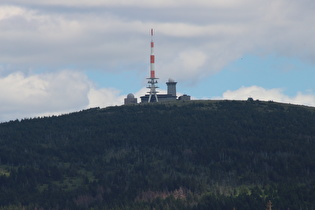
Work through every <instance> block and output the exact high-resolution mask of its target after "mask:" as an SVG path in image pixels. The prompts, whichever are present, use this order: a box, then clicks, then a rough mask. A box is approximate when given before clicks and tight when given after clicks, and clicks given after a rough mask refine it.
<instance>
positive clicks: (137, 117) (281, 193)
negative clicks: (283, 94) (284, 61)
mask: <svg viewBox="0 0 315 210" xmlns="http://www.w3.org/2000/svg"><path fill="white" fill-rule="evenodd" d="M314 151H315V108H311V107H305V106H297V105H290V104H280V103H275V102H262V101H253V100H248V101H185V102H172V103H156V104H137V105H130V106H117V107H108V108H104V109H100V108H93V109H89V110H83V111H80V112H76V113H71V114H67V115H62V116H52V117H43V118H34V119H24V120H20V121H19V120H16V121H10V122H6V123H1V124H0V189H1V190H0V209H21V208H25V209H36V208H37V209H116V210H119V209H134V210H136V209H196V210H197V209H222V210H232V209H239V210H246V209H248V210H252V209H257V210H259V209H261V210H264V209H266V204H267V202H268V201H269V200H270V201H271V202H272V206H273V208H272V209H274V210H277V209H278V210H280V209H283V210H287V209H309V210H312V209H315V152H314Z"/></svg>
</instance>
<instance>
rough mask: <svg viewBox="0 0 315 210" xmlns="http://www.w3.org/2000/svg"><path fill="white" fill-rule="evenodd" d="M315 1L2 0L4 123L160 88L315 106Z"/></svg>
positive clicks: (118, 101) (0, 118)
mask: <svg viewBox="0 0 315 210" xmlns="http://www.w3.org/2000/svg"><path fill="white" fill-rule="evenodd" d="M314 10H315V1H311V0H299V1H296V0H255V1H252V0H195V1H188V0H152V1H144V0H45V1H38V0H1V1H0V122H5V121H10V120H16V119H25V118H33V117H40V116H51V115H59V114H64V113H69V112H75V111H79V110H83V109H88V108H92V107H101V108H103V107H107V106H115V105H122V104H123V101H124V98H125V97H126V95H127V94H128V93H133V94H134V95H135V96H136V97H138V101H139V97H140V96H141V95H144V94H145V93H146V91H147V90H146V85H147V81H146V78H147V77H148V76H149V68H150V60H149V56H150V41H151V37H150V29H151V28H154V31H155V35H154V41H155V69H156V76H157V77H159V78H160V79H159V80H158V82H159V87H160V91H161V92H163V91H165V89H166V84H165V82H166V81H167V80H168V79H169V78H172V79H174V80H175V81H177V82H178V83H177V91H178V94H188V95H190V96H191V97H192V98H193V99H228V100H246V99H247V98H248V97H252V98H253V99H254V100H265V101H269V100H272V101H276V102H284V103H292V104H301V105H307V106H315V82H313V80H314V78H315V39H314V37H315V27H314V22H315V13H314Z"/></svg>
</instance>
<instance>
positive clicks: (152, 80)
mask: <svg viewBox="0 0 315 210" xmlns="http://www.w3.org/2000/svg"><path fill="white" fill-rule="evenodd" d="M154 64H155V56H154V41H153V29H151V55H150V77H149V78H147V79H148V80H149V81H148V87H147V88H149V92H148V93H149V99H148V103H150V102H158V101H159V100H158V97H157V93H158V92H157V91H156V89H157V88H158V86H157V79H158V78H156V77H155V66H154Z"/></svg>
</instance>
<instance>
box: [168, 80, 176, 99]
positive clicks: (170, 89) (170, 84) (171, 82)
mask: <svg viewBox="0 0 315 210" xmlns="http://www.w3.org/2000/svg"><path fill="white" fill-rule="evenodd" d="M176 84H177V82H175V81H174V80H173V79H168V82H166V85H167V94H168V95H171V96H176Z"/></svg>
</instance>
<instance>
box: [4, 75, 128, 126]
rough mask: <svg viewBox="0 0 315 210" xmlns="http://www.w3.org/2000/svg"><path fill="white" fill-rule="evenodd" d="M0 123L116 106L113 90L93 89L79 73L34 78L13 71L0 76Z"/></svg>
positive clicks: (118, 100)
mask: <svg viewBox="0 0 315 210" xmlns="http://www.w3.org/2000/svg"><path fill="white" fill-rule="evenodd" d="M0 101H1V106H0V121H1V122H3V121H7V120H12V119H17V118H18V119H20V118H25V117H35V116H43V115H51V114H61V113H68V112H73V111H78V110H80V109H86V108H90V107H106V106H110V105H120V104H122V102H123V96H120V95H119V91H117V90H114V89H111V88H109V89H106V88H103V89H97V88H96V87H95V86H94V85H93V83H92V82H91V81H90V80H89V79H88V78H87V77H86V76H85V75H83V74H82V73H78V72H74V71H60V72H56V73H43V74H38V75H25V74H24V73H22V72H15V73H12V74H9V75H7V76H4V77H0Z"/></svg>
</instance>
